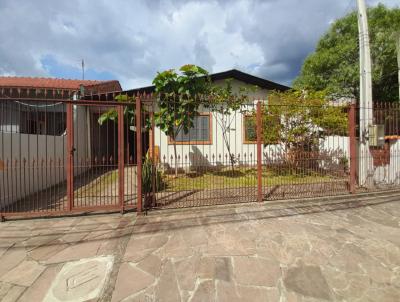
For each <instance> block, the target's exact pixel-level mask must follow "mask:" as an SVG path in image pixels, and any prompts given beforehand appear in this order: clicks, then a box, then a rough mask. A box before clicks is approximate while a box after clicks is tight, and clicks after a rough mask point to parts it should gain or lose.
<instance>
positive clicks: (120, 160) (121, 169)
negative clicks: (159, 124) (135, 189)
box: [118, 105, 125, 214]
mask: <svg viewBox="0 0 400 302" xmlns="http://www.w3.org/2000/svg"><path fill="white" fill-rule="evenodd" d="M124 153H125V143H124V107H123V106H122V105H119V106H118V199H119V205H120V208H121V214H123V213H124V199H125V198H124V197H125V190H124V185H125V176H124V172H125V171H124V169H125V162H124V161H125V154H124Z"/></svg>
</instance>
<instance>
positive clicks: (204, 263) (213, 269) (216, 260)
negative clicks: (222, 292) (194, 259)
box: [198, 257, 232, 281]
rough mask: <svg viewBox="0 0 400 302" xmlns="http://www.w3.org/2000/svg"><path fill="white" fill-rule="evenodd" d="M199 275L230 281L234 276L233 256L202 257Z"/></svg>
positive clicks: (203, 277) (205, 277) (202, 277)
mask: <svg viewBox="0 0 400 302" xmlns="http://www.w3.org/2000/svg"><path fill="white" fill-rule="evenodd" d="M198 277H199V278H201V279H217V280H224V281H230V280H231V278H232V263H231V258H229V257H202V258H201V260H200V264H199V271H198Z"/></svg>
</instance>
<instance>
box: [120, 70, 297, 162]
mask: <svg viewBox="0 0 400 302" xmlns="http://www.w3.org/2000/svg"><path fill="white" fill-rule="evenodd" d="M210 79H211V81H212V83H213V84H214V85H225V83H226V81H227V80H229V81H230V83H231V85H232V88H233V91H234V92H235V91H238V90H239V88H240V87H247V88H254V87H256V89H255V90H254V91H252V92H249V95H248V97H249V100H251V101H250V103H249V104H244V105H243V106H242V108H241V110H239V111H237V112H232V113H231V114H230V115H229V116H228V115H224V116H223V115H221V114H219V113H216V112H212V111H211V110H210V109H208V108H205V107H204V106H203V107H200V109H199V111H200V114H199V115H198V116H196V117H195V118H194V127H193V128H192V129H190V131H189V133H187V134H185V133H184V132H183V131H181V132H180V133H179V134H178V135H177V137H176V144H174V142H173V141H172V140H171V138H169V137H167V136H166V135H165V134H164V133H163V132H162V131H161V130H160V129H159V128H157V127H156V129H155V131H154V146H155V149H156V153H157V157H158V158H159V161H160V163H161V164H163V165H164V166H166V167H174V166H175V162H177V164H178V166H179V168H182V169H184V170H187V169H188V168H189V167H193V166H204V165H214V166H217V165H229V164H230V162H231V160H233V157H234V161H235V164H241V163H243V164H254V163H255V162H256V136H255V124H254V119H253V118H252V117H250V112H252V111H254V110H255V105H256V102H257V101H258V100H260V101H265V100H266V99H267V98H268V94H269V93H270V92H271V91H286V90H288V89H290V88H289V87H287V86H285V85H281V84H278V83H275V82H272V81H269V80H266V79H263V78H260V77H257V76H254V75H250V74H248V73H244V72H242V71H239V70H236V69H232V70H228V71H224V72H219V73H213V74H210ZM154 88H155V87H154V86H147V87H142V88H137V89H132V90H128V91H125V92H124V93H128V94H129V95H135V94H138V93H139V94H143V93H151V92H153V91H154ZM223 124H224V125H223ZM150 135H151V136H152V135H153V133H150ZM151 139H152V138H150V141H151ZM175 146H176V148H177V159H176V161H175V152H174V147H175ZM232 154H233V156H232Z"/></svg>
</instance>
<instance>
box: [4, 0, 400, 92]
mask: <svg viewBox="0 0 400 302" xmlns="http://www.w3.org/2000/svg"><path fill="white" fill-rule="evenodd" d="M354 2H355V1H354ZM376 2H377V1H374V0H372V1H369V3H370V4H375V3H376ZM382 2H384V3H387V4H389V5H394V4H396V2H397V1H392V0H386V1H382ZM349 4H350V5H349ZM352 7H354V5H352V4H351V1H350V2H349V1H348V0H337V1H334V0H330V1H325V0H324V1H321V0H302V1H300V0H298V1H296V0H279V1H278V0H264V1H262V0H248V1H245V0H238V1H223V0H214V1H212V0H209V1H199V0H198V1H196V0H192V1H184V0H177V1H172V0H165V1H163V0H157V1H144V0H143V1H123V0H114V1H112V2H110V1H79V0H69V1H52V0H37V1H29V0H25V1H13V0H2V1H1V3H0V8H1V9H0V36H1V37H2V43H1V44H0V73H1V74H16V75H31V76H35V75H46V74H48V70H47V69H46V68H45V67H44V66H43V65H42V63H41V60H42V59H43V58H44V57H47V56H51V57H52V58H54V59H55V60H57V62H59V63H60V65H65V66H77V62H79V60H80V59H81V58H84V59H85V62H86V66H87V68H90V69H94V70H96V71H98V72H100V73H101V72H109V73H112V74H113V75H114V76H115V77H116V78H117V79H118V80H120V81H121V83H122V85H123V87H124V88H133V87H136V86H142V85H149V84H150V83H151V79H152V78H153V77H154V75H155V73H156V72H157V71H161V70H164V69H168V68H177V67H179V66H181V65H183V64H187V63H195V64H199V65H203V66H204V67H206V68H207V69H208V70H210V71H214V72H217V71H222V70H226V69H230V68H233V67H236V68H240V69H242V70H244V71H248V72H252V73H256V74H258V75H261V76H265V77H267V78H269V79H271V80H275V81H278V82H283V83H290V81H291V80H292V79H293V77H294V76H295V75H296V74H297V72H298V70H299V68H300V65H301V63H302V60H303V59H304V57H305V56H306V55H307V54H308V53H309V52H310V51H312V50H313V49H314V47H315V43H316V41H317V40H318V38H319V36H320V35H321V34H323V33H324V32H325V31H326V29H327V28H328V26H329V23H330V22H331V21H332V20H334V19H335V18H337V17H340V16H342V15H343V14H344V13H346V12H348V10H349V9H351V8H352Z"/></svg>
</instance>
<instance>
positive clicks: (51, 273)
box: [19, 264, 62, 302]
mask: <svg viewBox="0 0 400 302" xmlns="http://www.w3.org/2000/svg"><path fill="white" fill-rule="evenodd" d="M61 268H62V264H61V265H53V266H51V267H48V268H46V270H45V271H44V272H43V273H42V274H41V275H40V276H39V277H38V278H37V279H36V281H35V282H34V283H33V284H32V286H30V287H28V288H27V290H26V291H24V293H23V294H22V296H21V297H20V298H19V302H32V301H43V299H44V297H45V295H46V293H47V291H48V290H49V288H50V286H51V284H52V282H53V281H54V279H55V278H56V276H57V274H58V273H59V272H60V270H61Z"/></svg>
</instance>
